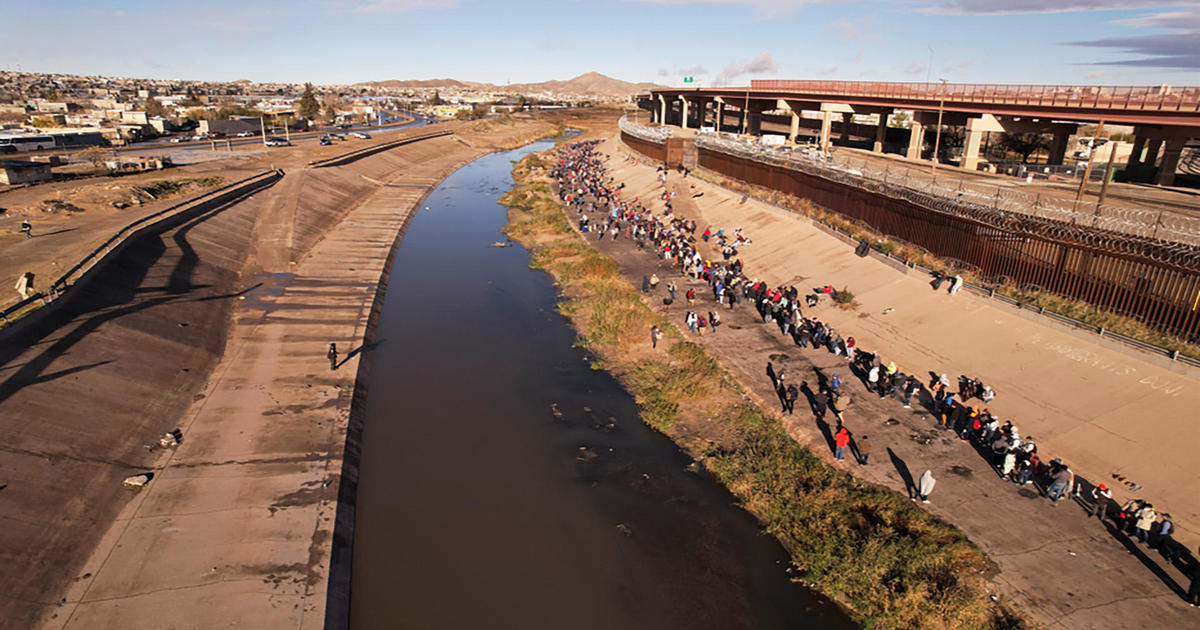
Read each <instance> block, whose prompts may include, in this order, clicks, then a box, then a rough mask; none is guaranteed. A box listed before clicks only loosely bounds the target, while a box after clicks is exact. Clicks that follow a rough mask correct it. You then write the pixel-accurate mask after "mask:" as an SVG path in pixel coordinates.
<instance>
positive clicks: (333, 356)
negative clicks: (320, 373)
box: [325, 343, 338, 370]
mask: <svg viewBox="0 0 1200 630" xmlns="http://www.w3.org/2000/svg"><path fill="white" fill-rule="evenodd" d="M325 357H326V358H327V359H329V369H330V370H336V369H337V367H338V351H337V344H336V343H331V344H329V352H326V353H325Z"/></svg>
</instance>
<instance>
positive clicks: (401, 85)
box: [354, 79, 489, 89]
mask: <svg viewBox="0 0 1200 630" xmlns="http://www.w3.org/2000/svg"><path fill="white" fill-rule="evenodd" d="M354 87H383V88H393V89H407V88H458V89H470V88H475V87H489V85H488V84H486V83H473V82H470V81H456V80H454V79H424V80H413V81H397V80H395V79H391V80H388V81H366V82H364V83H355V84H354Z"/></svg>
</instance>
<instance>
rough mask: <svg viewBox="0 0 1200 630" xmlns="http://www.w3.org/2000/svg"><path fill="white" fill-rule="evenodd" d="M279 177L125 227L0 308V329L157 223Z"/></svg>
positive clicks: (233, 187)
mask: <svg viewBox="0 0 1200 630" xmlns="http://www.w3.org/2000/svg"><path fill="white" fill-rule="evenodd" d="M281 177H283V171H279V170H271V171H266V172H263V173H259V174H258V175H253V176H251V177H247V178H245V179H242V180H239V181H236V182H233V183H232V184H226V185H225V186H221V187H220V188H217V189H214V190H210V191H208V192H206V193H204V194H202V195H199V196H197V197H193V198H191V199H188V200H186V201H182V202H180V203H177V204H174V205H172V206H170V207H167V208H164V209H162V210H159V211H158V212H154V213H152V214H148V215H146V216H144V217H142V218H140V219H138V220H136V221H133V222H132V223H129V224H127V225H125V226H124V227H122V228H121V229H120V230H118V231H117V232H116V233H115V234H113V235H112V236H110V237H109V238H108V239H107V240H105V241H104V242H103V243H101V244H100V245H98V246H97V247H96V248H95V249H93V250H92V251H90V252H88V253H87V254H86V255H85V256H84V257H83V258H82V259H80V260H79V262H77V263H75V264H74V265H72V266H71V268H70V269H68V270H67V271H66V272H64V273H63V274H62V275H61V276H59V277H58V279H57V280H55V281H54V282H52V283H50V285H48V286H47V287H46V288H45V289H44V290H42V291H38V292H36V293H34V294H33V295H30V296H29V297H28V298H24V299H21V300H15V301H14V300H10V301H9V302H8V303H7V304H5V305H4V307H3V308H0V328H7V327H8V326H10V325H12V323H13V322H14V321H16V320H18V319H20V318H22V317H25V316H27V315H29V314H31V313H33V312H35V311H37V310H38V309H40V308H42V307H45V306H47V305H49V304H51V303H53V302H55V301H57V300H59V299H60V298H62V297H63V296H64V295H65V294H66V293H67V292H68V290H69V289H70V288H71V287H73V286H75V285H76V284H78V283H79V282H80V281H81V280H82V279H83V278H84V277H85V276H86V275H87V273H88V272H89V271H91V270H92V269H93V268H94V267H95V266H96V265H98V264H100V263H101V262H103V261H104V259H105V258H106V257H107V256H108V255H109V254H111V253H113V252H114V251H117V250H119V249H120V248H121V246H122V245H123V244H124V243H125V242H126V241H128V240H129V239H130V238H133V237H135V236H137V235H138V234H140V233H141V232H142V231H143V230H145V229H147V228H150V227H152V226H154V225H155V224H157V223H159V222H160V221H165V220H167V219H170V218H172V217H174V216H177V215H179V214H182V213H184V212H187V211H189V210H193V209H196V208H198V207H201V206H207V205H215V204H219V203H224V202H225V201H229V200H231V199H235V198H237V197H240V196H243V195H245V194H247V193H250V192H253V191H255V190H258V189H260V188H264V187H266V186H269V185H271V184H274V183H275V182H276V181H278V180H279V179H280V178H281Z"/></svg>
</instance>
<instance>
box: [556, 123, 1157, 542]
mask: <svg viewBox="0 0 1200 630" xmlns="http://www.w3.org/2000/svg"><path fill="white" fill-rule="evenodd" d="M596 145H597V141H588V142H580V143H575V144H572V145H568V146H565V147H562V148H560V149H558V150H557V151H556V153H555V159H556V161H557V162H556V165H555V166H554V168H553V169H552V172H551V176H552V177H553V178H554V179H555V180H556V182H557V184H558V186H557V190H558V194H559V196H560V198H561V199H562V201H563V203H564V204H565V205H566V206H567V207H568V208H569V209H570V210H571V211H573V212H575V213H576V215H577V221H578V225H579V229H580V231H581V232H583V233H584V234H585V235H595V236H596V237H597V238H598V239H604V238H605V237H606V236H607V237H609V238H611V239H612V240H618V239H621V238H624V239H625V240H626V241H628V242H629V243H630V244H631V246H633V247H636V248H637V250H638V251H644V252H649V253H651V254H652V255H654V256H657V257H659V258H661V261H662V262H663V263H664V264H665V265H666V266H668V267H670V268H673V269H675V270H677V271H678V272H679V274H680V275H681V276H682V277H685V278H691V279H693V280H695V281H699V282H702V283H703V284H704V285H706V286H707V289H706V290H705V293H707V294H708V296H707V297H706V298H705V300H706V301H707V302H708V304H709V305H710V306H709V309H711V310H709V309H699V308H696V306H697V301H698V299H699V297H698V294H697V291H696V290H695V289H693V288H689V289H688V290H687V292H686V294H685V296H686V299H687V302H688V308H687V310H686V313H685V314H684V319H683V323H684V325H685V326H686V328H687V329H688V330H689V331H690V332H692V333H694V334H697V335H703V334H704V332H705V331H706V330H711V331H712V332H713V333H715V332H716V331H717V328H718V327H719V325H720V315H719V312H720V311H721V310H723V309H727V310H734V309H735V308H737V307H738V306H739V304H744V305H745V307H744V308H751V309H753V310H754V312H755V314H756V315H757V317H758V318H759V319H760V320H761V321H762V322H763V323H764V324H767V325H772V326H775V327H776V328H778V330H779V333H780V334H781V335H782V336H783V337H784V338H785V339H788V340H790V341H791V343H792V344H794V345H795V346H797V347H799V348H803V349H806V350H813V351H825V352H828V353H831V354H833V355H835V356H838V357H840V358H841V359H843V360H844V361H845V365H846V371H847V373H848V374H849V375H850V376H851V377H853V378H856V379H858V380H859V381H861V382H862V384H863V386H864V388H865V390H866V392H867V393H868V395H874V396H877V397H879V398H880V399H885V398H892V399H895V400H896V401H897V402H898V403H900V404H903V406H904V408H906V409H907V408H911V407H912V406H913V405H914V404H917V405H920V406H921V407H923V408H925V409H926V410H928V411H929V412H930V413H931V414H932V416H933V417H934V418H935V419H936V422H937V424H938V427H939V428H941V429H944V430H946V431H952V432H953V433H954V434H955V435H956V436H957V437H958V438H959V439H962V440H964V441H970V442H971V443H972V444H973V445H974V446H975V447H976V449H977V450H978V451H979V452H980V453H981V454H983V455H984V456H985V457H990V459H991V462H990V463H991V464H992V466H993V467H994V469H995V470H996V473H997V474H998V475H1000V476H1001V477H1003V478H1005V479H1007V480H1009V481H1011V482H1012V483H1013V484H1016V485H1021V486H1025V485H1030V484H1035V485H1036V486H1037V487H1039V488H1041V489H1042V494H1043V496H1045V497H1046V498H1048V499H1049V500H1050V501H1051V502H1052V503H1054V504H1057V503H1058V502H1059V501H1060V500H1062V499H1064V498H1068V497H1074V498H1076V499H1077V500H1078V501H1079V502H1080V503H1081V504H1083V505H1085V506H1086V507H1087V508H1088V509H1089V510H1090V511H1091V513H1092V515H1094V516H1098V517H1099V518H1101V519H1103V518H1106V517H1111V518H1112V519H1113V520H1114V522H1115V524H1116V526H1117V527H1118V528H1119V529H1121V530H1123V531H1126V532H1128V533H1130V534H1133V535H1136V537H1137V538H1138V540H1140V541H1142V542H1144V543H1145V544H1147V545H1153V546H1154V547H1156V548H1158V549H1159V550H1160V551H1161V553H1162V554H1163V555H1164V556H1165V557H1166V558H1167V559H1168V560H1169V561H1174V560H1176V559H1178V558H1179V556H1180V554H1181V549H1180V547H1179V545H1177V544H1176V543H1175V542H1174V541H1173V539H1172V538H1171V534H1172V532H1173V531H1174V523H1173V522H1172V520H1171V517H1170V515H1169V514H1165V513H1159V512H1157V511H1155V509H1154V507H1153V506H1152V505H1150V504H1149V503H1146V502H1144V501H1140V500H1131V501H1129V502H1127V503H1126V504H1124V505H1122V506H1120V507H1117V506H1115V505H1113V504H1112V501H1111V497H1112V494H1111V490H1110V489H1109V488H1108V487H1107V486H1106V485H1105V484H1099V485H1097V486H1092V487H1091V491H1090V492H1087V493H1085V492H1084V488H1085V485H1090V484H1085V483H1081V480H1078V479H1076V476H1075V473H1074V471H1072V470H1071V468H1070V466H1069V465H1067V464H1066V463H1064V462H1062V461H1061V460H1059V459H1050V460H1046V459H1044V457H1043V455H1042V454H1041V453H1039V450H1038V445H1037V443H1036V441H1035V440H1034V438H1033V437H1032V436H1023V435H1022V434H1021V431H1020V429H1019V428H1018V427H1017V426H1016V424H1014V422H1013V421H1012V420H1009V419H1005V418H1001V417H999V416H998V414H994V413H992V412H991V411H990V409H989V408H988V407H987V406H986V405H988V403H990V402H991V401H992V400H993V399H994V398H995V396H996V392H995V391H994V390H993V389H992V388H991V387H990V386H988V385H986V384H984V383H983V382H982V381H981V380H980V379H979V378H977V377H972V376H967V375H963V376H960V377H959V378H958V380H957V382H952V381H951V380H950V378H949V377H948V376H947V374H945V373H940V374H939V373H937V372H930V373H929V375H930V378H929V379H928V381H927V382H926V380H925V378H924V377H921V376H918V375H917V374H913V373H906V372H904V371H903V370H901V369H900V367H899V366H897V364H896V363H895V361H888V360H885V359H884V357H882V356H881V354H880V353H879V352H877V351H870V350H867V349H864V348H863V347H862V346H861V345H860V344H859V343H858V342H857V341H856V340H855V338H854V337H853V336H851V335H849V334H845V335H844V334H842V332H839V331H838V330H836V329H835V328H834V327H833V326H832V325H831V324H830V323H829V322H825V321H822V320H821V319H820V318H819V317H818V316H817V313H819V311H820V306H821V305H822V304H824V303H829V302H831V301H834V300H835V299H836V297H837V290H836V289H834V287H832V286H831V285H828V284H826V285H823V286H817V287H813V288H811V290H802V289H801V288H800V287H797V286H794V285H788V286H769V285H768V283H767V282H765V281H763V280H761V279H759V278H756V277H753V276H749V275H747V274H746V270H745V268H744V264H743V262H742V260H741V259H740V258H738V252H739V249H742V248H744V247H746V246H748V245H749V244H750V243H751V240H750V239H749V238H748V237H747V236H746V235H745V234H744V233H743V231H742V230H741V229H737V230H734V232H733V234H732V235H730V234H727V233H726V231H725V230H724V229H716V230H715V231H714V229H713V227H712V226H708V227H706V228H705V229H704V230H703V231H702V232H701V234H700V237H699V242H698V241H697V237H696V231H697V224H696V222H695V220H692V219H687V218H684V217H680V216H677V215H676V213H675V212H674V208H673V203H672V200H673V198H674V195H673V194H672V192H671V191H670V190H669V189H668V187H667V185H666V174H667V168H666V167H665V166H660V167H658V171H659V177H658V180H659V182H660V183H661V184H662V190H661V191H660V192H659V193H658V195H657V197H656V200H657V201H658V202H661V207H662V212H661V213H659V214H655V213H654V212H653V211H652V210H651V208H650V207H648V206H649V205H650V204H649V203H648V202H647V200H643V199H641V198H639V197H636V196H635V197H633V198H632V199H624V198H623V197H622V195H621V192H622V190H623V189H624V188H625V186H624V184H623V183H617V182H615V181H614V179H613V178H612V177H610V176H608V175H607V171H606V168H605V165H604V162H605V160H606V158H605V157H604V156H603V155H601V154H600V153H599V152H598V151H597V148H596ZM701 243H705V244H708V245H711V246H712V247H713V249H714V251H716V252H718V253H719V254H720V258H719V259H717V257H716V256H713V257H712V258H709V257H706V255H705V254H704V253H703V252H702V251H701V249H700V246H701V245H700V244H701ZM660 284H661V281H660V279H659V278H658V277H657V274H654V275H653V276H652V277H646V278H643V282H642V291H643V292H646V293H650V294H657V293H658V286H659V285H660ZM939 284H940V283H939ZM955 284H958V285H961V280H957V279H955V280H954V282H953V283H952V287H953V286H954V285H955ZM667 288H668V295H667V296H665V297H664V298H663V302H664V303H665V304H667V305H670V304H672V303H673V302H674V300H675V294H676V287H675V283H674V282H673V281H671V282H669V283H668V285H667ZM814 311H816V312H814ZM655 335H659V336H661V333H660V332H658V331H657V330H655V331H654V332H652V339H653V343H655V344H657V339H658V337H655ZM767 374H768V377H769V378H770V379H771V381H772V384H773V386H774V388H775V392H776V394H777V395H778V397H779V401H780V405H781V408H782V411H783V413H786V414H789V415H790V414H792V413H793V411H794V409H795V402H796V401H797V400H798V399H799V397H800V395H801V394H803V395H804V396H805V397H806V399H807V401H808V403H809V405H810V407H811V409H812V412H813V414H814V415H815V416H816V417H817V419H818V420H819V421H821V422H824V417H825V415H826V413H827V412H832V414H833V415H834V416H835V418H836V419H837V423H836V428H835V429H834V430H833V431H832V436H831V447H832V449H833V452H834V457H835V459H837V460H838V461H844V456H845V453H846V450H847V449H848V448H849V449H851V450H852V451H853V453H854V455H855V458H856V460H857V462H858V463H859V464H861V465H864V466H865V465H867V463H868V461H869V457H870V440H869V439H868V438H867V436H866V435H858V436H856V435H854V434H853V433H852V432H851V431H850V430H849V429H848V428H847V427H846V426H845V425H844V424H843V412H844V410H845V409H846V407H847V406H848V405H849V404H850V396H849V395H848V393H847V386H846V383H845V381H843V379H842V377H841V373H840V372H838V371H833V372H831V373H830V374H829V375H826V374H824V372H822V371H821V370H818V371H817V374H818V377H817V380H818V383H817V384H818V389H817V391H815V392H814V391H812V390H811V389H809V388H808V386H807V383H803V384H802V385H801V386H800V387H797V386H796V384H795V383H792V382H790V381H788V380H787V378H786V376H785V370H784V369H783V368H781V367H776V366H774V365H773V364H772V363H770V362H768V364H767ZM935 481H936V480H935V479H933V476H932V473H931V472H930V471H928V470H927V471H926V472H925V474H923V475H922V476H921V481H920V482H919V483H914V484H911V486H912V487H910V489H909V493H910V497H911V498H912V499H913V500H921V501H925V502H928V501H929V492H930V491H932V488H933V485H934V483H935Z"/></svg>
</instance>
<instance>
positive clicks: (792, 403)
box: [787, 383, 800, 416]
mask: <svg viewBox="0 0 1200 630" xmlns="http://www.w3.org/2000/svg"><path fill="white" fill-rule="evenodd" d="M797 398H800V390H798V389H796V384H795V383H791V384H789V385H788V386H787V412H788V415H789V416H790V415H792V412H793V411H795V410H796V399H797Z"/></svg>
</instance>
